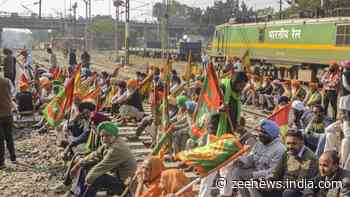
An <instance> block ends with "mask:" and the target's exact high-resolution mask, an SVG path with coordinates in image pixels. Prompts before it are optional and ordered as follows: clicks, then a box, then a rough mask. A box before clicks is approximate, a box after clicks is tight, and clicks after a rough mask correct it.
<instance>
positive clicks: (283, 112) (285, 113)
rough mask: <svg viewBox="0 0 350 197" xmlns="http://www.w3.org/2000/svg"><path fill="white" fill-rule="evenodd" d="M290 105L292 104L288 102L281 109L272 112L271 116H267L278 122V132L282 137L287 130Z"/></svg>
mask: <svg viewBox="0 0 350 197" xmlns="http://www.w3.org/2000/svg"><path fill="white" fill-rule="evenodd" d="M291 107H292V104H291V103H290V104H288V105H286V106H284V107H282V108H281V109H279V110H277V111H276V112H274V113H273V114H272V115H271V116H269V117H268V119H269V120H272V121H274V122H276V123H277V124H278V126H279V127H280V133H281V135H282V138H283V137H284V135H285V134H286V133H287V130H288V119H289V112H290V109H291Z"/></svg>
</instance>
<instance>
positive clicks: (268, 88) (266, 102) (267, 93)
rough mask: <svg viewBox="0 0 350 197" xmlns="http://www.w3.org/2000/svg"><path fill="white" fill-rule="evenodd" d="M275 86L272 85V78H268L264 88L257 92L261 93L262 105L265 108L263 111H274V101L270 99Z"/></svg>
mask: <svg viewBox="0 0 350 197" xmlns="http://www.w3.org/2000/svg"><path fill="white" fill-rule="evenodd" d="M272 91H273V86H272V84H271V78H269V77H266V78H265V81H264V83H263V86H262V87H261V88H260V89H258V90H257V92H258V93H259V97H260V98H259V99H260V104H261V105H262V106H263V109H268V110H272V109H273V100H272V101H271V99H270V97H271V95H272Z"/></svg>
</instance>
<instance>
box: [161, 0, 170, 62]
mask: <svg viewBox="0 0 350 197" xmlns="http://www.w3.org/2000/svg"><path fill="white" fill-rule="evenodd" d="M169 2H170V0H163V2H162V4H163V6H164V9H162V10H163V13H162V19H161V32H162V36H161V44H162V57H163V58H165V57H166V56H167V53H168V43H169V32H168V22H169V21H168V19H169V7H170V6H169Z"/></svg>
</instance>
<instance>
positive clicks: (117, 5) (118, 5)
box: [113, 0, 123, 61]
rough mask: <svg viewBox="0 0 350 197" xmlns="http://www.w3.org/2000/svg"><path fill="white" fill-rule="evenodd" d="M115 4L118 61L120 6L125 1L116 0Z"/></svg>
mask: <svg viewBox="0 0 350 197" xmlns="http://www.w3.org/2000/svg"><path fill="white" fill-rule="evenodd" d="M113 5H114V7H115V24H114V29H115V30H114V31H115V56H116V58H115V61H118V59H119V28H118V24H119V7H120V6H122V5H123V2H122V1H120V0H114V2H113Z"/></svg>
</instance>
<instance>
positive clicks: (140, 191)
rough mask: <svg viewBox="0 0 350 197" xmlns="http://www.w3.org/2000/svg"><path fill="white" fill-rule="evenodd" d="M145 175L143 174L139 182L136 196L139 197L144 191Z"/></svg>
mask: <svg viewBox="0 0 350 197" xmlns="http://www.w3.org/2000/svg"><path fill="white" fill-rule="evenodd" d="M143 179H144V177H143V176H142V178H141V180H140V181H139V182H138V184H137V188H136V192H135V197H139V196H140V195H141V193H142V191H143V183H144V180H143Z"/></svg>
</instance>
